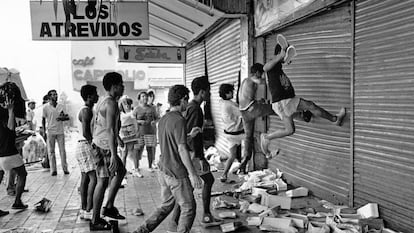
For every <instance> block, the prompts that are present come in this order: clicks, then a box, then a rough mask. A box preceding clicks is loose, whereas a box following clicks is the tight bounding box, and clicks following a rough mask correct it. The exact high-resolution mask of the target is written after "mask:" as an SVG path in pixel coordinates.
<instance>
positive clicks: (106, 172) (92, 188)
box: [0, 35, 346, 233]
mask: <svg viewBox="0 0 414 233" xmlns="http://www.w3.org/2000/svg"><path fill="white" fill-rule="evenodd" d="M295 55H296V52H295V48H294V47H293V46H292V45H289V43H288V42H287V41H286V39H285V38H284V37H283V36H282V35H278V36H277V45H276V48H275V52H274V57H273V58H272V59H271V60H270V61H268V62H267V63H266V64H264V65H262V64H259V63H256V64H254V65H253V66H252V67H251V70H250V71H251V75H250V76H249V77H248V78H246V79H245V80H243V82H242V83H241V85H240V90H239V93H238V100H239V101H238V102H236V101H233V98H234V94H235V93H234V92H235V90H234V86H233V84H230V83H223V84H221V85H220V87H219V93H218V94H219V96H220V97H221V99H222V100H221V120H222V121H223V123H224V125H225V128H224V134H225V135H226V138H227V140H228V143H229V151H230V155H229V156H228V159H227V162H226V165H225V169H224V172H223V174H222V176H221V177H220V178H219V179H220V181H221V182H226V181H227V179H228V173H229V170H230V167H231V165H232V163H233V161H234V160H235V159H238V160H239V161H240V162H241V164H240V167H239V170H238V172H240V173H246V172H247V164H248V162H249V160H250V159H251V157H252V153H253V144H254V142H253V139H254V138H253V133H254V120H255V119H256V118H258V117H261V116H267V115H278V116H279V117H280V119H281V120H282V122H283V124H284V128H283V129H278V130H276V131H275V132H271V133H269V134H264V133H263V134H262V135H261V136H260V147H261V150H262V152H263V153H264V154H265V155H267V156H269V157H270V156H271V155H272V151H270V150H269V141H270V140H272V139H276V138H281V137H286V136H289V135H292V134H293V133H294V132H295V125H294V121H293V118H294V117H297V116H302V118H303V119H304V120H305V121H309V117H310V116H317V117H322V118H325V119H327V120H329V121H331V122H333V123H335V124H336V125H341V124H342V121H343V119H344V117H345V114H346V111H345V109H344V108H342V109H341V110H340V112H339V113H338V114H337V115H332V114H330V113H329V112H327V111H326V110H324V109H323V108H321V107H319V106H317V105H316V104H315V103H313V102H312V101H309V100H305V99H303V98H300V97H298V96H296V95H295V92H294V88H293V86H292V84H291V82H290V80H289V78H288V77H287V76H286V74H285V73H284V72H283V69H282V67H283V65H284V64H289V62H290V61H291V60H292V58H293V57H294V56H295ZM264 74H266V77H267V78H264ZM266 81H267V84H268V86H269V89H270V93H271V100H272V101H271V102H272V103H271V104H267V103H263V102H261V101H258V100H256V90H257V86H258V85H259V84H262V83H265V82H266ZM102 85H103V87H104V89H105V91H106V95H105V96H104V97H101V98H99V96H98V93H97V87H96V86H93V85H84V86H82V88H81V90H80V95H81V97H82V99H83V101H84V105H83V106H82V107H81V108H80V109H79V112H78V114H77V116H76V121H77V122H78V123H79V138H78V143H77V146H76V154H75V155H76V159H77V161H78V164H79V168H80V172H81V182H80V197H81V213H80V216H81V218H82V219H87V220H90V229H91V230H109V229H110V228H111V225H110V223H108V222H107V221H106V220H104V219H103V218H102V215H103V216H107V217H110V218H114V219H125V216H123V215H122V214H121V213H120V212H119V211H118V209H117V208H116V207H115V206H114V202H115V198H116V195H117V192H118V190H119V189H120V188H121V186H122V181H123V179H124V177H125V175H126V174H127V170H126V162H127V160H128V158H129V160H130V161H132V162H133V167H134V168H133V169H132V171H131V173H132V175H133V176H136V177H143V175H142V173H141V171H140V159H141V157H142V153H143V151H144V148H145V149H146V152H147V158H148V168H149V172H153V171H154V168H158V169H159V172H158V180H159V184H160V186H161V204H160V206H159V207H158V208H157V209H156V210H155V212H154V213H152V214H151V215H150V216H149V217H148V218H147V219H146V220H145V222H144V223H143V224H142V225H141V226H140V227H139V228H138V229H136V231H134V232H138V233H144V232H145V233H147V232H151V231H153V230H154V229H155V228H156V227H157V226H158V225H159V224H160V223H161V222H162V221H163V220H164V219H165V218H166V217H167V216H168V215H169V214H170V213H171V212H172V213H173V214H172V221H173V226H175V227H176V232H190V229H191V227H192V224H193V222H194V218H195V215H196V202H195V199H194V195H193V190H194V189H201V194H202V209H203V211H202V213H203V216H202V218H201V222H202V224H207V225H208V224H214V223H218V222H221V221H222V220H220V219H217V218H215V217H214V216H213V214H212V212H211V209H210V201H211V191H212V187H213V184H214V181H215V178H214V176H213V175H212V173H211V171H210V165H209V163H208V161H207V160H206V158H205V156H204V149H205V148H204V142H203V125H204V122H205V119H204V114H203V110H202V108H201V107H200V106H201V105H202V103H203V102H205V101H206V100H208V99H209V98H210V83H209V81H208V78H207V77H206V76H201V77H197V78H195V79H194V80H193V81H192V83H191V91H192V93H193V96H194V97H193V99H192V100H191V101H189V92H190V91H189V90H188V89H187V87H185V86H183V85H174V86H172V87H171V88H170V90H169V93H168V103H169V105H170V107H169V109H168V110H167V112H166V113H165V114H163V116H162V117H161V114H160V111H159V109H158V108H157V106H155V105H154V98H155V96H154V92H152V91H148V92H140V93H138V95H137V97H136V101H137V104H136V106H135V108H134V107H133V106H134V104H133V102H134V100H133V99H131V98H130V97H128V96H125V95H124V84H123V80H122V76H121V75H120V74H119V73H116V72H109V73H106V74H105V76H104V77H103V80H102ZM0 91H1V93H0V97H2V99H1V101H0V102H1V108H0V111H1V114H0V120H1V122H0V123H1V124H0V181H1V179H2V178H3V174H4V171H7V172H9V173H15V174H16V176H17V185H16V188H15V195H16V198H15V202H14V204H13V205H12V208H13V209H25V208H27V205H25V204H23V202H22V200H21V196H22V193H23V192H24V186H25V182H26V175H27V172H26V170H25V166H24V162H23V159H22V157H21V155H20V154H19V151H18V148H17V147H16V145H15V139H16V134H15V127H16V122H17V121H16V119H17V118H24V117H25V115H26V117H27V124H28V125H29V129H34V127H35V126H34V124H35V123H34V122H33V119H34V117H33V109H34V105H35V103H34V102H33V101H29V103H28V110H27V113H26V111H25V106H24V101H22V98H21V95H20V92H19V90H18V87H17V86H16V85H15V84H14V85H13V83H5V84H3V85H2V86H1V87H0ZM57 100H58V94H57V92H56V91H55V90H50V91H49V92H48V93H47V95H46V96H45V98H44V101H45V105H44V107H43V113H42V129H43V130H42V131H41V134H42V136H43V138H45V140H46V142H47V154H48V156H46V157H45V159H44V161H43V162H42V165H43V166H44V167H50V175H51V176H56V175H57V167H56V156H55V144H56V141H57V144H58V147H59V155H60V160H61V165H62V171H63V174H65V175H67V174H69V170H68V165H67V161H66V150H65V136H64V127H63V126H64V125H63V122H64V121H66V120H68V119H69V116H68V115H67V110H66V109H65V106H63V105H61V104H59V103H58V101H57ZM98 100H99V101H98ZM22 103H23V105H22ZM157 125H158V128H157ZM243 141H244V149H243V150H242V144H243V143H242V142H243ZM158 142H159V144H160V150H161V151H160V154H161V155H160V159H159V162H158V163H155V162H154V160H155V154H156V146H157V143H158ZM118 148H122V149H121V154H120V155H119V154H118ZM106 189H109V190H108V192H107V198H106V203H105V205H103V200H104V196H105V193H106V192H105V191H106ZM7 213H8V212H7V211H2V210H0V216H3V215H6V214H7ZM141 214H142V211H141Z"/></svg>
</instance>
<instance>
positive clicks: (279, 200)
mask: <svg viewBox="0 0 414 233" xmlns="http://www.w3.org/2000/svg"><path fill="white" fill-rule="evenodd" d="M260 204H261V205H264V206H267V207H273V206H277V205H280V208H281V209H286V210H290V206H291V204H292V198H290V197H285V196H280V195H270V194H267V193H266V194H265V195H262V199H261V201H260Z"/></svg>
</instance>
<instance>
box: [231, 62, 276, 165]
mask: <svg viewBox="0 0 414 233" xmlns="http://www.w3.org/2000/svg"><path fill="white" fill-rule="evenodd" d="M250 73H251V76H250V77H248V78H246V79H245V80H243V82H242V84H241V85H240V92H239V102H240V103H239V109H240V112H241V115H242V118H243V127H244V132H245V134H246V138H245V147H244V150H243V153H242V155H243V156H244V158H243V160H242V162H241V164H240V168H239V171H240V172H241V173H246V172H247V171H246V165H247V163H248V162H249V160H250V159H251V157H252V153H253V143H254V139H253V134H254V120H255V119H256V118H258V117H263V116H267V115H274V114H275V112H274V111H273V110H272V105H271V104H266V103H261V102H258V101H256V99H255V98H256V90H257V85H258V84H264V83H265V79H264V78H263V77H262V76H263V65H262V64H260V63H255V64H254V65H253V66H252V67H251V68H250Z"/></svg>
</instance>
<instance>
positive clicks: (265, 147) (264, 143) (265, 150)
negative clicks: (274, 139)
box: [260, 133, 270, 156]
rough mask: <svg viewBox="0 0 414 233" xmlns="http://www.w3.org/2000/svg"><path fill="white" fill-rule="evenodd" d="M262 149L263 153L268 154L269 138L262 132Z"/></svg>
mask: <svg viewBox="0 0 414 233" xmlns="http://www.w3.org/2000/svg"><path fill="white" fill-rule="evenodd" d="M260 149H261V150H262V152H263V154H265V155H266V156H268V154H269V153H270V152H269V139H266V134H265V133H262V134H260Z"/></svg>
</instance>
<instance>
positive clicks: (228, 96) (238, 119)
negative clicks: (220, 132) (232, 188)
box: [219, 83, 245, 182]
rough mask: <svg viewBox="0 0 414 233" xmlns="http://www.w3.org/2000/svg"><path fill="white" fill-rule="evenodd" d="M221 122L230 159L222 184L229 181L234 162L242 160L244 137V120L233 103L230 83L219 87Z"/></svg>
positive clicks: (232, 87) (222, 177)
mask: <svg viewBox="0 0 414 233" xmlns="http://www.w3.org/2000/svg"><path fill="white" fill-rule="evenodd" d="M219 95H220V97H221V99H222V100H221V101H220V105H221V108H220V110H221V111H220V112H221V120H222V121H223V123H224V134H225V135H226V138H227V141H228V146H229V151H230V157H229V158H228V159H227V162H226V166H225V168H224V171H223V175H222V176H221V177H220V181H221V182H226V181H227V176H228V172H229V170H230V167H231V165H232V164H233V161H234V160H235V159H236V158H237V159H238V160H239V161H240V160H241V155H240V154H241V144H242V141H243V138H245V135H244V129H243V120H242V116H241V113H240V110H239V106H238V105H237V103H235V102H234V101H232V99H233V96H234V86H233V85H231V84H228V83H224V84H221V85H220V87H219Z"/></svg>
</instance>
